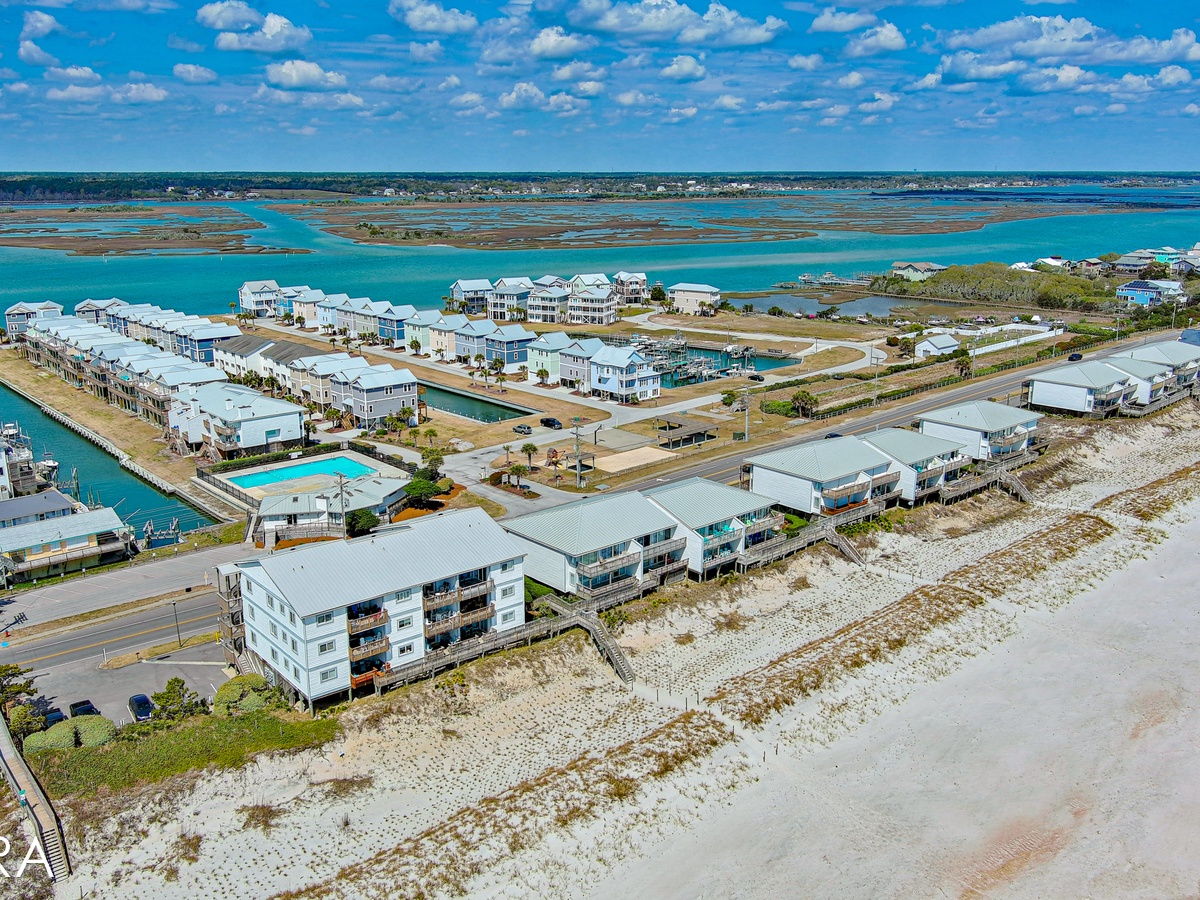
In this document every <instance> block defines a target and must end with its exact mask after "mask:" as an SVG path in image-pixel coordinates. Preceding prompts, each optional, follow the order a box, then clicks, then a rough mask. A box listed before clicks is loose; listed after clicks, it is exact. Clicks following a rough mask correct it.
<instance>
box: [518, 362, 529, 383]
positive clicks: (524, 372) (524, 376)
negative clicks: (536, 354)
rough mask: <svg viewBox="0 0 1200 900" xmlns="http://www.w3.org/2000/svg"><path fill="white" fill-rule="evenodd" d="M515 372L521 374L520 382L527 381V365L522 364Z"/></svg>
mask: <svg viewBox="0 0 1200 900" xmlns="http://www.w3.org/2000/svg"><path fill="white" fill-rule="evenodd" d="M517 371H518V372H520V373H521V380H522V381H528V380H529V366H527V365H525V364H524V363H522V364H521V366H520V367H519V368H518V369H517Z"/></svg>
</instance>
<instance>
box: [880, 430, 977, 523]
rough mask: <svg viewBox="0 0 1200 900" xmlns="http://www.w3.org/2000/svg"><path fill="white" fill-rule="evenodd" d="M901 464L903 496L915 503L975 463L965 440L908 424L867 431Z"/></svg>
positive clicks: (909, 501)
mask: <svg viewBox="0 0 1200 900" xmlns="http://www.w3.org/2000/svg"><path fill="white" fill-rule="evenodd" d="M862 440H864V441H866V442H867V443H868V444H870V445H871V446H872V447H874V448H875V449H876V450H878V451H880V452H881V453H883V454H884V455H885V456H888V457H890V458H891V459H892V461H893V462H895V463H896V465H897V466H899V468H900V483H899V489H900V499H901V500H903V501H904V502H906V503H907V504H908V505H909V506H912V505H913V504H915V503H916V502H917V501H919V500H924V499H925V498H927V497H929V496H931V495H932V494H935V493H937V492H938V491H939V490H940V489H941V488H942V487H944V486H945V485H947V484H952V483H954V482H955V481H957V480H958V478H959V476H960V475H961V474H962V471H963V469H965V468H966V467H967V466H969V465H971V458H970V457H969V456H967V455H966V454H964V453H963V452H962V451H963V444H960V443H959V442H958V441H950V440H946V439H945V438H940V437H934V436H933V435H931V434H921V432H919V431H908V430H907V429H904V428H883V429H880V430H879V431H873V432H871V433H870V434H866V435H863V438H862Z"/></svg>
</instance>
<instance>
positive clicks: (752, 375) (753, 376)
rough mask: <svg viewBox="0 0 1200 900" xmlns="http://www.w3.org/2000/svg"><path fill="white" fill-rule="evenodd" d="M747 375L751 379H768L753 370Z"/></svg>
mask: <svg viewBox="0 0 1200 900" xmlns="http://www.w3.org/2000/svg"><path fill="white" fill-rule="evenodd" d="M747 377H748V378H749V379H750V380H751V381H766V380H767V379H766V378H765V377H764V376H762V375H760V374H759V373H758V372H751V373H750V374H749V375H748V376H747Z"/></svg>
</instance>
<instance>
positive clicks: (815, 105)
mask: <svg viewBox="0 0 1200 900" xmlns="http://www.w3.org/2000/svg"><path fill="white" fill-rule="evenodd" d="M828 102H829V101H828V100H826V99H825V98H824V97H814V98H813V99H811V100H801V101H800V102H799V103H797V104H796V105H797V106H799V107H800V108H801V109H819V108H821V107H822V106H824V105H825V104H826V103H828Z"/></svg>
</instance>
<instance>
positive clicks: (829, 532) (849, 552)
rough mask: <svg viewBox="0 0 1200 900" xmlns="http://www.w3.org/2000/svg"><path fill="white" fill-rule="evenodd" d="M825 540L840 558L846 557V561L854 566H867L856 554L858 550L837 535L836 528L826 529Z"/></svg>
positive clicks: (859, 554) (859, 555) (860, 555)
mask: <svg viewBox="0 0 1200 900" xmlns="http://www.w3.org/2000/svg"><path fill="white" fill-rule="evenodd" d="M825 540H827V541H828V542H829V544H830V546H832V547H834V548H835V549H837V551H838V552H839V553H841V554H842V556H844V557H846V559H848V560H850V562H852V563H854V564H855V565H859V566H865V565H866V564H867V561H866V560H865V559H863V558H862V554H861V553H859V552H858V548H857V547H855V546H854V545H853V544H852V543H850V542H849V541H848V540H846V538H845V537H844V536H843V535H841V534H838V530H837V529H836V528H828V529H826V532H825Z"/></svg>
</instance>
